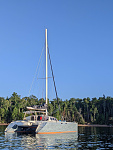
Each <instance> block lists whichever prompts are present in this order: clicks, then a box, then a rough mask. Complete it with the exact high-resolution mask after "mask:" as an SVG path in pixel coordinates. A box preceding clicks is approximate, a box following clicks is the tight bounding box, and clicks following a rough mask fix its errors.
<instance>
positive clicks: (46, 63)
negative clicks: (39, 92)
mask: <svg viewBox="0 0 113 150" xmlns="http://www.w3.org/2000/svg"><path fill="white" fill-rule="evenodd" d="M45 43H46V104H47V95H48V68H47V48H48V46H47V29H45ZM46 115H47V109H46Z"/></svg>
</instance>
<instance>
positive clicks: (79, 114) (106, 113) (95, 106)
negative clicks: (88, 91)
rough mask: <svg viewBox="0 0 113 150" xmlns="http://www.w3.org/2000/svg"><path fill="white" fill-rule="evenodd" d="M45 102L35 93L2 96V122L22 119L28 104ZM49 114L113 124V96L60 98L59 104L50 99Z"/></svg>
mask: <svg viewBox="0 0 113 150" xmlns="http://www.w3.org/2000/svg"><path fill="white" fill-rule="evenodd" d="M43 103H45V100H44V99H43V98H41V99H38V98H37V97H36V96H34V95H31V96H30V97H23V98H21V96H20V95H18V94H17V93H15V92H14V93H13V94H12V96H11V97H10V98H8V97H7V98H6V99H5V98H3V97H0V122H1V123H10V122H11V121H14V120H22V119H23V117H24V113H23V112H24V111H26V110H27V109H26V107H27V106H33V105H42V104H43ZM48 114H49V115H51V116H54V117H56V118H57V119H58V120H66V121H76V122H78V123H79V124H85V123H90V124H113V98H112V97H105V96H104V95H103V97H99V98H98V99H97V98H96V97H95V98H92V99H90V98H89V97H87V98H83V99H79V98H77V99H75V98H70V99H69V100H65V101H63V100H62V99H60V98H59V105H58V103H57V100H56V99H53V100H49V99H48Z"/></svg>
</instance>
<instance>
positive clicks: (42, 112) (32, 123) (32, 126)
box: [5, 29, 78, 134]
mask: <svg viewBox="0 0 113 150" xmlns="http://www.w3.org/2000/svg"><path fill="white" fill-rule="evenodd" d="M45 33H46V34H45V37H46V78H45V79H46V104H45V105H43V106H33V107H27V109H28V110H29V111H27V112H25V114H30V113H31V114H34V115H31V116H28V117H24V120H18V121H14V122H11V123H10V124H9V125H8V127H7V128H6V129H5V132H24V133H25V132H31V133H33V132H35V133H38V134H58V133H76V132H78V124H77V123H76V122H66V121H58V120H57V119H56V118H55V117H52V116H48V113H47V102H48V97H47V95H48V90H47V87H48V74H47V72H48V68H47V58H48V57H47V56H48V54H49V49H48V44H47V29H46V32H45ZM49 57H50V55H49ZM50 62H51V61H50ZM50 64H51V63H50ZM51 69H52V66H51ZM52 75H53V71H52ZM53 81H54V76H53ZM54 86H55V82H54ZM55 89H56V86H55ZM55 91H56V90H55ZM56 97H57V99H58V96H57V92H56ZM38 113H39V114H38Z"/></svg>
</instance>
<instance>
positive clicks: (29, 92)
mask: <svg viewBox="0 0 113 150" xmlns="http://www.w3.org/2000/svg"><path fill="white" fill-rule="evenodd" d="M43 51H44V47H43V49H42V52H41V55H40V58H39V61H38V65H37V67H36V71H35V75H34V78H33V80H32V83H31V87H30V90H29V93H28V97H29V95H30V92H31V89H32V86H33V82H34V79H35V77H36V73H37V70H38V67H39V64H40V60H41V57H42V53H43Z"/></svg>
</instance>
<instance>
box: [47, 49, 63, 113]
mask: <svg viewBox="0 0 113 150" xmlns="http://www.w3.org/2000/svg"><path fill="white" fill-rule="evenodd" d="M48 55H49V60H50V66H51V72H52V77H53V83H54V88H55V93H56V99H57V103H58V107H59V111H60V105H59V100H58V94H57V90H56V84H55V78H54V74H53V68H52V63H51V58H50V53H49V48H48ZM55 112H56V111H55ZM52 114H53V113H52ZM60 114H61V112H60Z"/></svg>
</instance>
